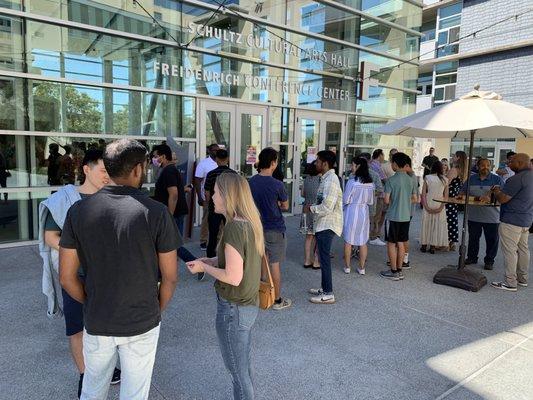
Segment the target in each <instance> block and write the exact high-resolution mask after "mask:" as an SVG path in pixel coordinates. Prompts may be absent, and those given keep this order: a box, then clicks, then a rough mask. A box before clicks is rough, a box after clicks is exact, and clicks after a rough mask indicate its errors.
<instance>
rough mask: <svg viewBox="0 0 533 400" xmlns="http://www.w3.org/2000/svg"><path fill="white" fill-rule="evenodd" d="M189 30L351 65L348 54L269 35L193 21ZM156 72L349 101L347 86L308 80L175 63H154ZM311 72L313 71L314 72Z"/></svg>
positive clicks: (226, 40)
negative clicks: (306, 47)
mask: <svg viewBox="0 0 533 400" xmlns="http://www.w3.org/2000/svg"><path fill="white" fill-rule="evenodd" d="M188 32H189V33H191V34H193V35H196V36H199V37H213V38H216V39H219V40H221V41H224V42H230V43H235V44H244V45H246V46H248V47H250V48H257V49H261V50H269V51H272V52H276V53H284V54H288V55H292V56H295V57H302V56H305V57H307V58H308V59H311V60H315V61H323V62H327V63H330V64H333V65H335V66H337V67H339V68H348V67H349V60H348V58H347V57H344V56H337V55H335V54H332V53H326V52H323V51H317V50H302V49H300V48H298V47H297V46H295V45H293V44H292V43H289V42H287V41H285V40H274V41H273V40H270V39H268V38H263V37H258V36H255V35H254V34H253V33H250V34H249V35H243V34H241V33H237V32H233V31H230V30H227V29H219V28H213V27H211V26H204V25H198V24H195V23H194V22H191V23H189V27H188ZM154 73H155V74H159V73H160V74H162V75H163V76H174V77H179V78H194V79H196V80H199V81H204V82H216V83H219V84H226V85H233V86H241V85H244V86H245V87H247V88H253V89H259V90H270V91H277V92H283V93H287V94H297V95H304V96H315V95H316V96H318V97H319V98H323V99H328V100H349V98H350V91H349V90H344V89H336V88H328V87H318V88H317V87H316V85H310V84H305V83H295V82H287V81H285V80H283V79H282V78H269V77H260V76H254V75H236V74H231V73H224V72H215V71H210V70H206V69H195V68H188V67H183V66H180V65H175V64H167V63H161V62H158V61H156V62H154ZM310 73H311V72H310Z"/></svg>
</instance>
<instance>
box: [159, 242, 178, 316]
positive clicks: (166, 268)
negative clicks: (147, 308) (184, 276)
mask: <svg viewBox="0 0 533 400" xmlns="http://www.w3.org/2000/svg"><path fill="white" fill-rule="evenodd" d="M157 259H158V262H159V270H160V271H161V286H160V287H159V308H160V309H161V311H163V310H164V309H165V308H166V307H167V305H168V303H169V302H170V300H171V299H172V295H173V294H174V291H175V290H176V285H177V283H178V255H177V251H176V250H172V251H169V252H167V253H157Z"/></svg>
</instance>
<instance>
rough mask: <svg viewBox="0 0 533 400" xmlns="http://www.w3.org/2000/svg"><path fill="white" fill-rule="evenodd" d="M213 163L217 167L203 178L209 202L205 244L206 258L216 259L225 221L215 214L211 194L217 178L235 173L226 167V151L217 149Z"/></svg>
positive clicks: (220, 215) (227, 157)
mask: <svg viewBox="0 0 533 400" xmlns="http://www.w3.org/2000/svg"><path fill="white" fill-rule="evenodd" d="M215 162H216V163H217V165H218V167H217V168H215V169H214V170H213V171H211V172H209V173H208V174H207V176H206V177H205V185H204V190H205V199H206V201H207V202H209V205H208V215H207V223H208V227H209V240H208V242H207V254H206V255H207V257H209V258H211V257H216V255H217V243H218V237H219V233H220V227H221V226H223V225H224V224H225V223H226V219H225V218H224V216H223V215H222V214H217V213H216V212H215V204H214V203H213V194H214V193H215V182H216V180H217V178H218V176H219V175H220V174H222V173H226V172H230V173H231V172H232V173H236V172H235V171H234V170H232V169H231V168H230V167H229V166H228V162H229V154H228V151H227V150H224V149H219V150H217V152H216V155H215Z"/></svg>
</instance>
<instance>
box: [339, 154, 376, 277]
mask: <svg viewBox="0 0 533 400" xmlns="http://www.w3.org/2000/svg"><path fill="white" fill-rule="evenodd" d="M352 174H353V178H350V179H349V180H348V182H346V188H345V189H344V195H343V197H342V204H343V209H344V227H343V230H342V237H343V238H344V265H345V266H344V272H345V273H347V274H349V273H350V272H351V267H350V260H351V257H352V246H358V247H359V268H357V272H358V273H359V274H360V275H364V274H365V263H366V257H367V254H368V249H367V245H366V243H367V242H368V238H369V235H370V217H369V213H368V206H369V205H371V204H374V184H373V183H372V178H371V177H370V174H369V172H368V163H367V161H366V160H365V159H364V158H362V157H354V158H353V159H352Z"/></svg>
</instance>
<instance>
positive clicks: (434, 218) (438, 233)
mask: <svg viewBox="0 0 533 400" xmlns="http://www.w3.org/2000/svg"><path fill="white" fill-rule="evenodd" d="M447 194H448V179H447V178H446V177H445V176H444V174H443V168H442V163H441V162H440V161H435V162H434V163H433V165H432V166H431V173H430V174H428V175H426V177H425V178H424V185H423V186H422V204H423V206H424V210H423V212H422V232H421V238H420V242H421V243H422V247H421V248H420V250H421V251H422V252H423V253H425V252H426V251H427V246H429V252H430V253H431V254H434V253H435V249H436V248H437V247H447V246H448V224H447V222H446V210H445V209H444V203H439V202H437V201H435V199H438V198H440V199H442V198H443V197H446V195H447Z"/></svg>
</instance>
